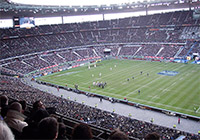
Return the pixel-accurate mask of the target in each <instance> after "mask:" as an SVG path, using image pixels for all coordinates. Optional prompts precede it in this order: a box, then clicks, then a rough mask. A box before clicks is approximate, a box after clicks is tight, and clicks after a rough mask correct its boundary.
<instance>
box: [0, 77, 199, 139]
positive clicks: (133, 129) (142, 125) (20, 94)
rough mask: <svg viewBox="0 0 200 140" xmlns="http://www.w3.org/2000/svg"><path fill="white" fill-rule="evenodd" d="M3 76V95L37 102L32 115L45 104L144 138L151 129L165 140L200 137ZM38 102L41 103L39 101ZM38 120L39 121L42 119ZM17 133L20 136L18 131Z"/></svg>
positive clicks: (128, 134) (60, 111)
mask: <svg viewBox="0 0 200 140" xmlns="http://www.w3.org/2000/svg"><path fill="white" fill-rule="evenodd" d="M0 79H1V81H6V82H4V83H1V89H0V94H1V95H6V96H8V97H11V98H14V99H17V100H19V101H20V100H25V101H26V103H28V104H33V108H34V109H33V110H35V111H33V112H32V115H33V114H35V113H36V112H37V109H38V107H39V108H43V109H44V106H45V107H46V108H48V107H51V108H52V107H53V108H54V109H56V112H58V113H60V114H63V115H65V116H67V117H72V118H74V119H76V120H80V121H82V122H83V123H87V124H93V125H96V126H99V127H102V128H106V129H109V130H114V129H116V128H119V129H120V130H121V131H122V132H123V133H124V134H125V135H127V136H132V137H135V138H138V139H143V138H144V137H145V136H146V135H147V134H149V133H151V132H156V133H157V134H158V135H160V137H161V139H163V140H168V139H176V138H177V137H178V136H180V135H184V136H186V138H185V139H194V140H197V139H199V138H200V137H199V136H198V135H195V134H189V133H186V132H183V131H179V130H177V129H172V128H166V127H162V126H158V125H155V124H152V123H148V122H144V121H139V120H136V119H133V118H130V117H125V116H121V115H118V114H115V113H113V112H107V111H103V110H100V109H98V108H95V107H90V106H87V105H85V104H80V103H77V102H74V101H71V100H68V99H64V98H62V97H58V96H55V95H52V94H50V93H46V92H43V91H40V90H38V89H35V88H33V87H31V86H28V85H25V84H24V83H23V82H22V81H20V79H18V78H13V77H8V76H2V75H1V76H0ZM36 101H37V103H35V102H36ZM15 109H16V108H15ZM20 109H21V108H20ZM42 114H43V115H44V116H47V115H45V113H44V112H42ZM33 116H34V115H33ZM39 116H41V115H39ZM35 119H36V120H37V119H39V118H35ZM41 119H42V118H40V119H39V120H41ZM37 122H40V121H37ZM26 123H28V127H31V126H32V125H33V124H32V125H31V124H30V121H27V122H26ZM39 126H40V125H39ZM24 127H25V126H24ZM41 127H42V126H41ZM26 130H27V131H28V132H30V130H31V134H32V131H34V130H32V129H26ZM23 131H25V129H23ZM23 131H22V132H21V133H17V134H19V135H21V134H23ZM79 131H80V130H79ZM28 132H26V134H29V133H28ZM42 132H43V131H42ZM44 133H46V132H44ZM74 133H75V132H74ZM14 134H15V135H17V134H16V132H15V133H14ZM19 135H17V136H19ZM29 136H31V135H29ZM35 136H36V135H35ZM26 138H27V137H26Z"/></svg>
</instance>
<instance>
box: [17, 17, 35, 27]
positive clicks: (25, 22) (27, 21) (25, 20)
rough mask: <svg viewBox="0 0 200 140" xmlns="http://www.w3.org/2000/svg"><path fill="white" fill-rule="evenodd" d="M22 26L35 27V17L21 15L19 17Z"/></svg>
mask: <svg viewBox="0 0 200 140" xmlns="http://www.w3.org/2000/svg"><path fill="white" fill-rule="evenodd" d="M19 24H20V28H31V27H35V20H34V17H21V18H20V19H19Z"/></svg>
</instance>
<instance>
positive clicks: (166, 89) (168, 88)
mask: <svg viewBox="0 0 200 140" xmlns="http://www.w3.org/2000/svg"><path fill="white" fill-rule="evenodd" d="M175 84H176V82H174V83H173V84H171V85H170V86H169V87H167V88H165V89H163V91H162V92H166V91H170V88H172V87H173V86H174V85H175Z"/></svg>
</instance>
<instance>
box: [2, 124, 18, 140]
mask: <svg viewBox="0 0 200 140" xmlns="http://www.w3.org/2000/svg"><path fill="white" fill-rule="evenodd" d="M14 139H15V138H14V135H13V133H12V131H11V130H10V128H9V127H8V126H7V124H6V123H5V122H3V121H0V140H14Z"/></svg>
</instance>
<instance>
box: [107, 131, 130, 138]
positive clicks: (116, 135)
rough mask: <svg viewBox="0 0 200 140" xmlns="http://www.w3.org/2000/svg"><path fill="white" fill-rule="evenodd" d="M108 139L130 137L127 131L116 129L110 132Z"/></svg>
mask: <svg viewBox="0 0 200 140" xmlns="http://www.w3.org/2000/svg"><path fill="white" fill-rule="evenodd" d="M108 140H129V138H128V137H127V135H126V134H125V133H123V132H122V131H120V130H119V129H116V130H114V131H113V132H112V133H111V134H110V136H109V138H108Z"/></svg>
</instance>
